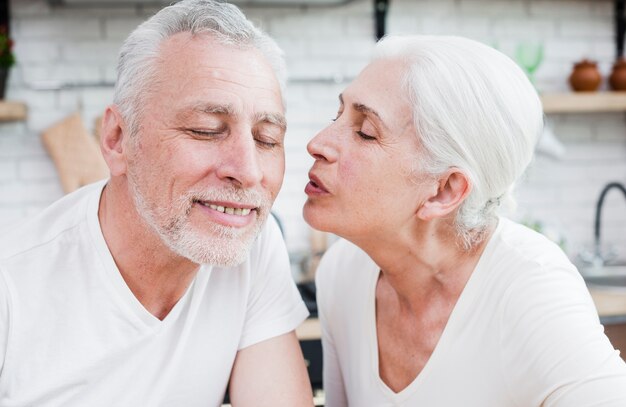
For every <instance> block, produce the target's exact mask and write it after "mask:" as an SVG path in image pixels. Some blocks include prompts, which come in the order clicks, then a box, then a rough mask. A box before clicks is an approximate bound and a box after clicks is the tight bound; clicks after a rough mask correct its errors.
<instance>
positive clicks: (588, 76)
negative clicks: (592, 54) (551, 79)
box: [569, 59, 602, 92]
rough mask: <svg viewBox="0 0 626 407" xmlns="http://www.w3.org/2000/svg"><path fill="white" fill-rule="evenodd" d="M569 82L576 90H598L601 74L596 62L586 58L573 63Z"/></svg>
mask: <svg viewBox="0 0 626 407" xmlns="http://www.w3.org/2000/svg"><path fill="white" fill-rule="evenodd" d="M569 83H570V86H571V87H572V89H574V90H575V91H576V92H593V91H596V90H598V88H599V87H600V83H602V75H600V71H599V70H598V64H597V63H596V62H594V61H589V60H587V59H583V60H582V61H580V62H578V63H576V64H574V70H573V71H572V74H571V75H570V77H569Z"/></svg>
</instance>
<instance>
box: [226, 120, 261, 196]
mask: <svg viewBox="0 0 626 407" xmlns="http://www.w3.org/2000/svg"><path fill="white" fill-rule="evenodd" d="M224 147H225V148H224V150H223V151H220V155H221V160H220V166H219V168H218V170H217V174H218V176H219V178H220V179H224V180H228V181H229V182H231V183H234V184H236V185H237V186H239V187H242V188H249V187H253V186H255V185H258V184H259V183H260V182H261V180H262V179H263V170H262V167H261V162H260V156H259V151H258V148H257V146H256V142H255V140H254V138H253V136H252V134H251V133H250V132H248V133H247V134H232V135H231V136H230V137H229V140H228V142H227V143H225V145H224Z"/></svg>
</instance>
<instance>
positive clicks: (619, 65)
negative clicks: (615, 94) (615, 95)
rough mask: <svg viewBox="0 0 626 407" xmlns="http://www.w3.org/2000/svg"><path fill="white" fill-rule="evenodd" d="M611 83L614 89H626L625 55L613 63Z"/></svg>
mask: <svg viewBox="0 0 626 407" xmlns="http://www.w3.org/2000/svg"><path fill="white" fill-rule="evenodd" d="M609 85H610V86H611V89H613V90H626V59H624V58H623V57H622V58H619V59H618V60H617V61H615V63H614V64H613V71H612V72H611V76H610V77H609Z"/></svg>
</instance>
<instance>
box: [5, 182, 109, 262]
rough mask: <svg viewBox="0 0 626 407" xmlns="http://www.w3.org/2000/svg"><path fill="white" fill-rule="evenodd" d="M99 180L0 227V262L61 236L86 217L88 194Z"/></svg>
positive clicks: (91, 195) (95, 191) (97, 189)
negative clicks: (30, 215) (32, 214)
mask: <svg viewBox="0 0 626 407" xmlns="http://www.w3.org/2000/svg"><path fill="white" fill-rule="evenodd" d="M102 185H103V184H102V183H96V184H91V185H88V186H86V187H83V188H81V189H79V190H77V191H75V192H73V193H70V194H68V195H66V196H64V197H63V198H61V199H59V200H57V201H56V202H54V203H53V204H51V205H50V206H48V207H47V208H45V209H44V210H43V211H41V212H40V213H38V214H37V215H35V216H33V217H31V218H28V219H24V220H23V221H20V222H18V223H15V224H12V225H10V226H8V227H5V228H3V229H1V230H0V262H4V261H6V260H8V259H10V258H12V257H15V256H20V255H28V253H29V252H31V251H33V250H36V249H37V248H40V247H42V246H45V245H46V244H48V243H50V242H52V241H54V240H56V239H58V238H59V237H61V236H63V235H64V234H65V232H67V231H70V230H72V229H73V228H75V227H77V226H78V225H79V224H81V222H84V221H85V220H86V213H87V205H88V202H89V200H90V197H93V196H94V194H98V191H99V190H101V189H102Z"/></svg>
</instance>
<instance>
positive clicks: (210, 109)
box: [193, 103, 235, 115]
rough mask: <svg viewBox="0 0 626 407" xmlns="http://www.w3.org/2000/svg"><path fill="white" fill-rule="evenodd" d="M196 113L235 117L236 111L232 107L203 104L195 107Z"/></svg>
mask: <svg viewBox="0 0 626 407" xmlns="http://www.w3.org/2000/svg"><path fill="white" fill-rule="evenodd" d="M193 110H194V111H195V112H199V113H206V114H225V115H234V114H235V109H234V108H233V107H232V106H231V105H214V104H211V103H201V104H198V105H195V106H194V107H193Z"/></svg>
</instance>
